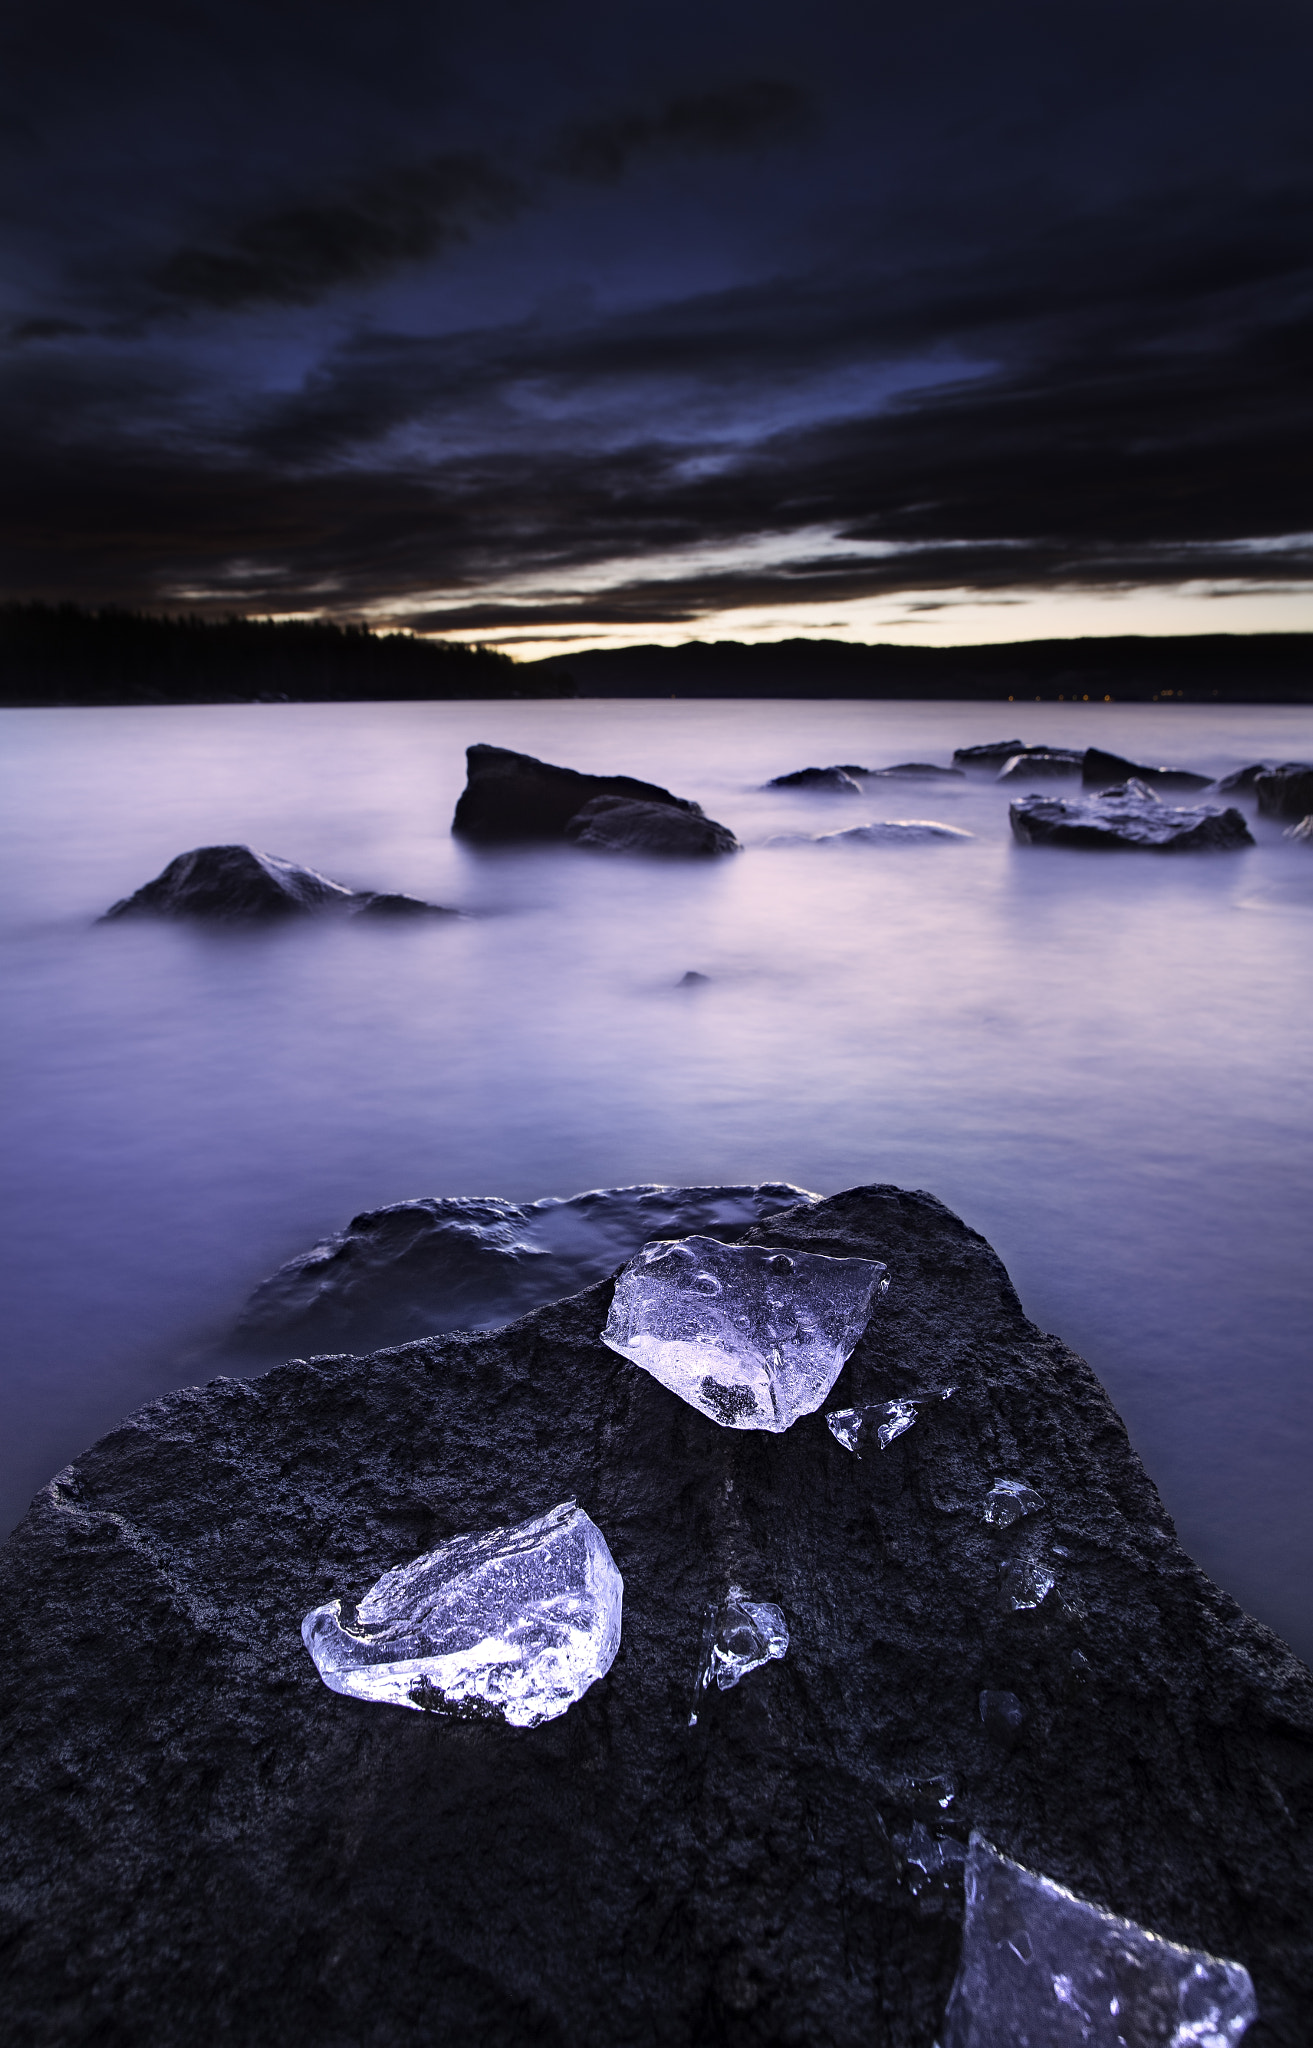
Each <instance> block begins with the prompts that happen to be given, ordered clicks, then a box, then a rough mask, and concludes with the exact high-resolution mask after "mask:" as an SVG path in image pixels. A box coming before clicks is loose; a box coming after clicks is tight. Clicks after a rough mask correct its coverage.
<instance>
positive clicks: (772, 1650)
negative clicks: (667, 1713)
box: [688, 1586, 789, 1728]
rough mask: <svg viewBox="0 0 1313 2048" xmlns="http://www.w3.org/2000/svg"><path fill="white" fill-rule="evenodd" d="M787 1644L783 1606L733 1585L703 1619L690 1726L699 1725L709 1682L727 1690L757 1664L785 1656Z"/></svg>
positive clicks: (689, 1719)
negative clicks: (749, 1596)
mask: <svg viewBox="0 0 1313 2048" xmlns="http://www.w3.org/2000/svg"><path fill="white" fill-rule="evenodd" d="M788 1647H789V1627H788V1623H787V1622H786V1621H785V1619H784V1614H783V1611H782V1609H780V1608H778V1607H776V1606H774V1605H773V1604H772V1603H771V1602H770V1601H769V1600H749V1599H748V1597H747V1595H746V1594H745V1593H744V1591H743V1588H742V1586H731V1587H730V1589H729V1591H728V1593H727V1594H726V1595H725V1598H724V1599H723V1600H722V1601H721V1603H720V1605H719V1607H716V1606H710V1607H708V1609H707V1612H706V1619H705V1621H704V1622H703V1626H702V1649H701V1654H700V1656H699V1658H698V1675H697V1683H696V1685H695V1686H694V1689H693V1707H692V1711H691V1713H690V1714H689V1717H688V1725H689V1727H690V1728H696V1726H697V1719H698V1708H699V1707H700V1706H701V1704H702V1695H703V1693H704V1692H705V1691H706V1690H707V1687H708V1686H709V1685H712V1684H714V1685H716V1686H717V1687H718V1688H719V1689H720V1691H721V1692H728V1691H729V1689H730V1687H731V1686H733V1685H737V1684H738V1682H739V1680H740V1679H741V1678H743V1677H745V1676H746V1675H747V1673H748V1672H749V1671H755V1670H756V1669H757V1667H758V1665H760V1664H769V1663H771V1662H772V1661H773V1660H774V1659H776V1658H779V1657H782V1656H783V1655H784V1653H785V1651H786V1650H787V1649H788Z"/></svg>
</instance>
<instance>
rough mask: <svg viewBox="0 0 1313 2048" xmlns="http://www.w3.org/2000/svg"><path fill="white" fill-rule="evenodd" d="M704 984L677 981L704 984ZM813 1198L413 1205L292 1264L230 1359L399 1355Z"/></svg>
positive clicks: (623, 1192)
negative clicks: (633, 1259)
mask: <svg viewBox="0 0 1313 2048" xmlns="http://www.w3.org/2000/svg"><path fill="white" fill-rule="evenodd" d="M706 979H707V977H706V976H705V975H704V974H696V973H692V974H686V975H685V976H684V981H685V982H686V983H687V982H690V981H691V982H692V983H701V982H704V981H705V980H706ZM809 1199H810V1197H809V1196H808V1195H807V1194H806V1192H805V1190H804V1189H802V1188H795V1187H790V1186H789V1185H788V1183H787V1182H782V1181H765V1182H762V1183H761V1184H759V1185H757V1186H755V1187H745V1186H734V1187H690V1188H679V1187H661V1186H657V1185H655V1184H645V1185H643V1186H640V1187H629V1188H592V1189H590V1190H589V1191H588V1192H587V1193H586V1194H582V1195H571V1196H569V1197H568V1198H565V1199H562V1198H561V1197H560V1196H557V1195H545V1196H543V1197H542V1199H541V1200H539V1201H537V1202H508V1201H504V1200H503V1199H502V1197H501V1196H499V1195H422V1196H420V1197H418V1198H417V1199H416V1200H414V1201H410V1202H392V1203H390V1204H389V1205H388V1206H387V1208H385V1209H368V1210H366V1211H365V1212H364V1214H363V1215H360V1216H353V1217H352V1219H351V1221H350V1223H349V1224H348V1225H347V1227H346V1229H345V1230H341V1231H336V1232H335V1233H334V1234H333V1235H332V1236H331V1237H327V1238H324V1239H323V1240H322V1241H321V1242H320V1243H319V1244H316V1245H313V1246H312V1247H311V1249H310V1250H309V1251H307V1252H302V1253H301V1254H300V1255H299V1256H298V1257H297V1258H294V1259H289V1260H288V1261H287V1263H286V1265H283V1266H280V1267H279V1268H278V1271H277V1272H276V1273H272V1274H270V1276H269V1278H268V1279H267V1280H264V1281H262V1282H261V1284H260V1285H259V1286H258V1287H257V1288H256V1290H255V1292H254V1294H252V1296H251V1298H250V1300H249V1301H248V1302H247V1304H246V1307H245V1308H244V1309H243V1311H242V1314H241V1317H240V1319H239V1321H238V1324H237V1328H236V1331H235V1333H234V1340H233V1341H234V1344H235V1346H236V1348H238V1349H240V1350H244V1351H248V1352H254V1353H256V1354H258V1355H261V1356H264V1357H270V1356H277V1357H279V1358H285V1357H286V1356H287V1353H288V1352H289V1351H291V1350H295V1349H298V1348H300V1347H301V1346H303V1345H304V1346H306V1347H307V1348H309V1349H313V1350H316V1351H327V1350H330V1349H337V1348H340V1347H342V1346H344V1345H349V1346H351V1347H352V1348H360V1347H362V1346H367V1345H368V1346H372V1345H376V1344H389V1343H391V1344H399V1343H402V1342H403V1341H405V1340H406V1339H408V1338H411V1337H428V1336H433V1335H435V1334H437V1333H438V1332H439V1331H443V1330H461V1329H470V1328H471V1327H475V1326H478V1327H480V1328H492V1327H495V1326H497V1325H499V1324H502V1323H507V1322H509V1321H510V1320H511V1318H512V1316H517V1315H523V1314H524V1312H525V1310H526V1309H531V1308H537V1307H539V1305H540V1304H541V1303H543V1302H547V1301H557V1300H559V1299H560V1297H561V1296H562V1295H563V1294H574V1293H576V1292H577V1291H578V1289H579V1288H581V1287H587V1286H590V1285H591V1284H592V1283H593V1282H594V1281H596V1280H600V1279H602V1278H603V1277H604V1275H606V1274H607V1273H610V1272H612V1271H614V1269H615V1267H616V1265H617V1264H618V1263H619V1262H620V1261H621V1260H622V1259H627V1258H628V1257H629V1256H630V1254H631V1253H632V1252H635V1251H637V1250H638V1247H639V1246H640V1245H641V1244H645V1243H646V1242H647V1240H648V1239H649V1238H653V1237H691V1236H694V1235H698V1236H702V1237H719V1238H723V1239H725V1240H727V1241H729V1240H732V1239H734V1238H738V1237H742V1235H743V1234H744V1232H745V1231H747V1230H749V1229H751V1227H752V1225H753V1224H754V1223H759V1222H761V1221H762V1219H763V1218H764V1217H767V1216H772V1215H774V1214H775V1213H776V1211H777V1210H780V1209H787V1208H790V1207H791V1206H793V1204H795V1203H797V1202H805V1201H807V1200H809Z"/></svg>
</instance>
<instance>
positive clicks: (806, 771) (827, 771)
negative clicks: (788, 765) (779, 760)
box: [766, 768, 870, 796]
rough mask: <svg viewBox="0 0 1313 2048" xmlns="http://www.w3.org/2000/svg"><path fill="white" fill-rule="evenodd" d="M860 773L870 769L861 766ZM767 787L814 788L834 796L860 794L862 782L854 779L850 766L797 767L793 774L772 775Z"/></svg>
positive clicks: (865, 772)
mask: <svg viewBox="0 0 1313 2048" xmlns="http://www.w3.org/2000/svg"><path fill="white" fill-rule="evenodd" d="M856 772H857V773H858V774H859V775H868V774H869V773H870V770H869V769H867V768H860V769H858V770H857V771H856ZM766 788H767V789H812V790H818V791H820V792H821V793H822V794H824V793H826V792H828V793H829V794H830V795H832V796H860V795H861V793H862V788H861V784H860V783H859V782H855V781H854V780H853V770H852V769H849V768H795V769H794V771H793V773H792V775H772V776H771V779H770V781H769V782H768V783H767V784H766Z"/></svg>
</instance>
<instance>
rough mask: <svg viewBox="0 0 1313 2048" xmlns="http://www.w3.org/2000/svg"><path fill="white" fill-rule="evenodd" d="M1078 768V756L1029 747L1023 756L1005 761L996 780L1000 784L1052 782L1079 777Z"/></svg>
mask: <svg viewBox="0 0 1313 2048" xmlns="http://www.w3.org/2000/svg"><path fill="white" fill-rule="evenodd" d="M1080 768H1081V756H1080V755H1079V754H1073V753H1069V752H1068V751H1067V750H1066V749H1065V748H1061V747H1056V748H1052V749H1050V750H1049V751H1047V752H1043V751H1041V750H1040V748H1038V747H1031V748H1028V749H1027V751H1026V752H1025V753H1024V754H1013V755H1012V756H1011V758H1010V759H1009V760H1007V761H1005V762H1004V763H1003V766H1002V767H1001V768H1000V770H999V774H998V779H999V781H1000V782H1022V781H1026V780H1029V781H1032V782H1053V781H1056V780H1058V779H1060V778H1061V777H1063V776H1069V775H1079V774H1080Z"/></svg>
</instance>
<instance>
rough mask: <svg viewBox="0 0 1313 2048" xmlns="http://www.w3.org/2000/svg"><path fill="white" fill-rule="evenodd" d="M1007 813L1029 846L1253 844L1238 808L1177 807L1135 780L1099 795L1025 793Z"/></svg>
mask: <svg viewBox="0 0 1313 2048" xmlns="http://www.w3.org/2000/svg"><path fill="white" fill-rule="evenodd" d="M1008 815H1009V817H1010V818H1011V820H1012V830H1013V832H1014V834H1015V835H1016V837H1017V838H1018V839H1019V840H1021V842H1022V844H1023V845H1027V846H1083V847H1093V848H1098V849H1101V850H1104V851H1115V850H1117V849H1118V848H1130V849H1135V850H1139V851H1141V852H1150V853H1200V852H1214V853H1229V852H1234V851H1235V850H1236V849H1237V848H1239V847H1242V846H1252V845H1253V843H1254V840H1253V835H1252V834H1251V832H1250V830H1249V827H1248V825H1246V823H1245V821H1244V817H1243V816H1242V814H1241V813H1240V812H1239V811H1237V810H1235V809H1232V808H1230V807H1228V808H1227V809H1226V810H1224V811H1218V810H1214V809H1212V808H1211V807H1210V806H1208V805H1202V806H1200V807H1199V808H1198V809H1192V810H1179V809H1177V808H1176V807H1175V806H1173V805H1171V804H1165V803H1162V802H1161V801H1160V800H1159V798H1158V797H1157V796H1156V795H1155V793H1154V791H1153V790H1151V789H1149V788H1148V787H1147V785H1146V784H1144V783H1142V782H1135V781H1132V782H1128V783H1127V784H1126V785H1125V786H1124V787H1123V788H1120V789H1108V790H1104V791H1103V793H1102V795H1100V796H1095V797H1084V798H1076V797H1070V798H1068V797H1047V796H1025V797H1022V798H1020V800H1019V801H1018V802H1017V803H1014V804H1010V805H1009V806H1008Z"/></svg>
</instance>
